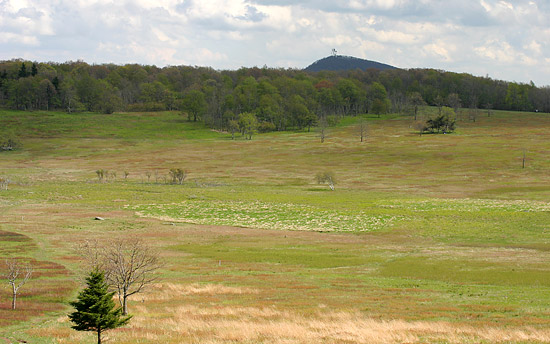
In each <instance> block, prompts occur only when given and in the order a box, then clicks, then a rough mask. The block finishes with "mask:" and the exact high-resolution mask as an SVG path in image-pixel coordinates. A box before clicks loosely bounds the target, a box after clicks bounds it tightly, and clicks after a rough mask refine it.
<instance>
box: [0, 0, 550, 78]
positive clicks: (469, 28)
mask: <svg viewBox="0 0 550 344" xmlns="http://www.w3.org/2000/svg"><path fill="white" fill-rule="evenodd" d="M549 18H550V1H549V0H531V1H529V0H513V1H512V0H456V1H455V0H447V1H446V0H418V1H412V0H348V1H344V0H219V1H216V0H115V1H111V0H98V1H89V0H0V60H8V59H12V58H24V59H29V60H36V61H56V62H65V61H68V60H78V59H81V60H84V61H86V62H88V63H117V64H125V63H140V64H155V65H157V66H166V65H182V64H183V65H192V66H195V65H197V66H211V67H213V68H215V69H237V68H239V67H241V66H245V67H252V66H259V67H261V66H264V65H267V66H268V67H284V68H289V67H290V68H304V67H306V66H308V65H309V64H311V63H312V62H313V61H315V60H317V59H320V58H322V57H325V56H328V55H330V53H331V50H332V49H333V48H334V49H336V50H337V51H338V53H339V54H341V55H350V56H355V57H361V58H366V59H370V60H374V61H379V62H383V63H388V64H391V65H394V66H397V67H401V68H424V67H430V68H437V69H443V70H449V71H453V72H466V73H471V74H474V75H479V76H486V75H488V76H489V77H491V78H495V79H503V80H508V81H517V82H529V81H531V80H532V81H533V82H535V84H536V85H538V86H544V85H550V19H549Z"/></svg>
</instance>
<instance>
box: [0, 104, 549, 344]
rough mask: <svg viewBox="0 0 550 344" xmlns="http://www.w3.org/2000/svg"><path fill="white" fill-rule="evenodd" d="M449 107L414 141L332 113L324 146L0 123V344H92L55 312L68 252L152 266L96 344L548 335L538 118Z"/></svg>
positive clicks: (141, 117)
mask: <svg viewBox="0 0 550 344" xmlns="http://www.w3.org/2000/svg"><path fill="white" fill-rule="evenodd" d="M452 111H455V114H456V115H457V116H456V117H451V118H453V119H455V120H456V126H455V130H454V132H453V134H452V135H419V134H418V131H417V130H416V127H415V123H417V122H418V123H425V122H426V121H427V120H428V119H430V118H434V119H435V118H437V116H439V108H437V107H426V106H423V105H419V110H418V113H417V118H416V122H415V121H414V118H413V116H411V115H408V116H401V115H398V114H391V115H390V114H381V116H380V118H378V115H377V114H369V115H361V116H356V117H340V120H339V122H338V123H333V122H331V123H330V124H328V123H327V130H330V135H327V136H326V137H325V140H324V142H323V143H320V142H319V132H318V131H317V130H312V131H311V132H308V131H307V128H306V127H304V128H303V129H302V130H301V131H297V130H296V131H289V132H268V133H258V134H256V133H255V134H254V137H253V140H247V139H246V138H245V137H244V136H240V135H236V136H235V137H234V139H233V137H232V133H231V132H223V131H213V130H210V129H209V128H208V127H206V126H205V125H204V124H202V123H199V122H198V121H197V122H194V121H190V122H189V121H188V120H187V118H184V119H182V118H181V113H180V111H173V112H162V113H139V112H137V113H115V114H112V115H109V116H107V115H102V114H97V113H72V114H70V115H69V114H66V113H62V112H40V111H36V112H32V113H30V112H16V111H5V110H2V111H0V135H1V134H2V131H3V130H6V131H7V130H12V131H17V133H16V134H17V137H18V138H19V139H20V140H21V143H22V145H21V147H22V148H21V149H19V150H14V151H10V152H7V151H6V152H4V153H0V154H2V159H0V175H1V176H9V180H10V182H9V188H8V189H4V190H0V212H1V214H2V216H1V221H0V259H1V261H2V262H3V261H4V260H5V259H8V260H10V259H17V260H19V261H23V262H29V263H30V264H31V265H32V267H33V273H32V278H30V279H28V281H27V282H26V283H25V284H24V285H23V286H22V287H21V289H20V290H19V292H18V297H17V308H16V310H12V309H11V296H12V294H11V290H10V289H9V288H7V287H8V286H9V285H8V284H7V283H4V287H3V288H0V341H2V340H5V341H7V342H23V341H26V342H32V343H38V344H41V343H44V344H45V343H51V342H52V341H55V342H57V343H75V342H81V343H93V342H96V338H93V336H92V335H90V334H87V333H84V332H80V331H75V330H73V329H72V328H71V326H73V325H74V324H73V323H71V322H70V319H69V318H68V317H67V314H70V313H72V312H74V311H75V309H74V308H72V307H71V306H70V302H71V301H74V300H75V299H76V298H77V294H78V291H81V290H83V289H84V288H85V285H84V283H83V277H84V276H89V269H88V268H85V267H83V265H82V259H81V256H82V255H81V254H80V253H79V252H81V251H79V250H76V249H75V248H77V247H78V246H79V245H80V244H82V243H83V242H98V243H113V245H114V244H116V243H120V242H127V241H128V240H138V241H137V242H140V243H142V244H144V245H145V246H146V247H147V249H148V250H149V249H150V250H152V251H151V252H155V254H154V257H156V258H158V261H156V262H155V264H154V265H155V268H156V270H155V273H154V274H153V275H152V276H154V278H151V279H146V280H147V281H150V284H148V285H147V286H148V288H145V289H141V290H140V292H138V293H135V294H133V295H130V296H128V297H127V300H128V301H129V307H128V311H129V313H130V314H131V315H132V316H133V317H132V319H131V321H130V322H129V323H128V324H127V325H125V326H123V327H120V328H117V329H112V330H109V331H106V332H105V333H103V334H102V337H103V340H108V341H112V342H117V343H135V342H142V343H158V342H162V343H197V342H201V343H202V342H205V343H228V342H238V343H258V342H269V343H311V342H319V343H332V342H335V341H337V342H353V343H403V342H413V343H414V342H422V343H541V342H548V341H550V331H549V330H548V325H550V311H549V309H550V308H549V305H550V282H549V281H550V279H549V278H548V277H549V276H550V266H549V265H548V261H549V259H550V232H549V231H548V223H550V215H549V214H550V212H549V210H550V208H549V205H548V198H549V196H550V186H549V185H550V177H549V175H548V170H549V169H550V160H549V159H548V158H547V154H546V153H547V151H550V140H549V137H548V136H549V134H548V130H547V128H549V127H550V118H548V117H547V116H546V115H544V114H540V113H539V114H537V113H515V112H514V113H512V112H504V111H493V112H491V114H490V116H489V115H485V114H477V117H476V120H475V121H473V120H471V119H470V118H469V115H468V111H467V110H464V109H458V110H457V111H456V110H454V109H452ZM361 126H364V127H366V128H368V135H365V133H364V132H363V131H362V130H361ZM435 131H436V132H437V130H435ZM362 133H363V135H361V134H362ZM361 136H362V137H363V142H361V140H360V138H361ZM524 152H526V153H525V155H524ZM524 156H525V158H524ZM523 163H525V167H524V168H523ZM184 168H185V169H184ZM171 169H173V170H174V172H177V170H178V169H180V170H181V171H183V172H185V173H184V174H185V178H184V179H182V182H181V183H180V182H179V180H178V178H176V182H172V181H173V179H172V178H171V175H170V171H171ZM99 170H101V171H103V179H101V178H100V175H99V174H98V173H97V172H96V171H99ZM324 171H333V172H332V173H327V174H329V175H331V177H332V178H335V179H336V178H337V181H338V184H336V186H337V187H336V188H335V190H334V191H331V190H330V188H329V187H328V186H327V185H328V184H326V181H323V183H324V184H318V179H317V178H316V173H317V172H321V176H322V175H323V174H324ZM113 172H115V174H114V175H117V176H118V178H113V177H109V180H108V182H107V177H106V176H107V175H108V176H113ZM173 174H175V173H173ZM4 178H5V177H4ZM6 179H7V178H6ZM321 179H323V178H321ZM99 181H102V182H101V183H100V182H99ZM333 181H334V180H333ZM97 217H100V218H101V219H102V221H96V220H94V219H95V218H97ZM103 246H105V247H108V246H109V245H103ZM122 251H124V250H122ZM109 252H111V253H112V252H116V250H114V251H109ZM96 253H98V252H96ZM100 255H101V256H104V257H105V256H108V255H107V254H104V253H103V251H101V254H100ZM85 256H86V257H88V258H90V257H93V256H94V255H92V254H87V255H85ZM98 256H99V254H98ZM115 256H116V254H115ZM158 262H162V265H161V264H159V265H157V264H156V263H158ZM90 265H98V264H90ZM103 266H106V263H103ZM3 275H4V272H3ZM111 288H112V287H111ZM115 289H116V288H114V289H113V288H112V289H111V291H115V292H116V290H115ZM116 295H117V294H116V293H115V294H113V295H112V297H114V300H113V301H116V299H117V298H116ZM122 297H123V296H122ZM115 304H116V303H115ZM118 308H119V306H118V305H117V306H113V309H118ZM122 310H123V309H121V313H122Z"/></svg>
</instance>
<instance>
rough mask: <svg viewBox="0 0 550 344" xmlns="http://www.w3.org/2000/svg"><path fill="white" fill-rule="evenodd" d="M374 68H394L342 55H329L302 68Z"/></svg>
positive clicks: (308, 70)
mask: <svg viewBox="0 0 550 344" xmlns="http://www.w3.org/2000/svg"><path fill="white" fill-rule="evenodd" d="M370 68H374V69H380V70H384V69H396V67H394V66H390V65H387V64H384V63H380V62H376V61H370V60H365V59H360V58H357V57H352V56H343V55H335V54H334V55H331V56H328V57H325V58H322V59H320V60H317V61H315V62H313V63H312V64H310V65H309V66H307V67H306V68H305V69H304V70H305V71H307V72H320V71H323V70H329V71H342V70H354V69H361V70H367V69H370Z"/></svg>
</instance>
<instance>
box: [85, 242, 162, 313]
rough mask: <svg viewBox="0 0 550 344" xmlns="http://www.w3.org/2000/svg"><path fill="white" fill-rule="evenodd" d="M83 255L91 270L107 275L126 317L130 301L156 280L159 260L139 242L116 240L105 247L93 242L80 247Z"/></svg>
mask: <svg viewBox="0 0 550 344" xmlns="http://www.w3.org/2000/svg"><path fill="white" fill-rule="evenodd" d="M80 253H81V254H82V255H83V256H84V257H85V258H86V262H87V263H88V264H89V266H90V267H93V268H97V269H98V270H101V271H104V272H105V280H106V281H107V283H108V284H109V287H110V288H111V289H113V290H114V291H116V293H117V294H118V300H119V302H120V306H121V307H122V311H123V314H127V313H128V297H130V296H132V295H134V294H137V293H140V292H142V291H143V290H144V288H146V287H147V286H148V285H150V284H152V283H153V282H154V281H156V280H157V274H156V271H157V270H158V269H159V268H160V263H159V260H158V256H157V254H156V252H154V251H153V250H152V249H151V248H150V247H149V246H148V245H146V244H145V243H144V242H143V241H141V240H139V239H127V240H117V241H113V242H111V243H109V244H106V245H102V244H101V243H98V242H97V241H90V242H86V243H84V244H82V245H81V246H80Z"/></svg>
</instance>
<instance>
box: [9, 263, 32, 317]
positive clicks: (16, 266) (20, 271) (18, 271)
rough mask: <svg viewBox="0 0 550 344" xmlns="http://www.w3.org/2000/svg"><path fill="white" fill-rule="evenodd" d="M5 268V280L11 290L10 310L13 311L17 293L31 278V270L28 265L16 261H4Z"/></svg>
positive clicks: (30, 266)
mask: <svg viewBox="0 0 550 344" xmlns="http://www.w3.org/2000/svg"><path fill="white" fill-rule="evenodd" d="M6 268H7V271H6V279H7V281H8V284H9V285H10V286H11V290H12V298H11V309H15V306H16V301H17V293H18V292H19V289H20V288H21V287H22V286H23V285H24V284H25V283H27V281H28V280H29V279H30V278H31V276H32V271H33V268H32V265H30V264H29V263H23V262H21V261H20V260H18V259H8V260H6Z"/></svg>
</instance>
